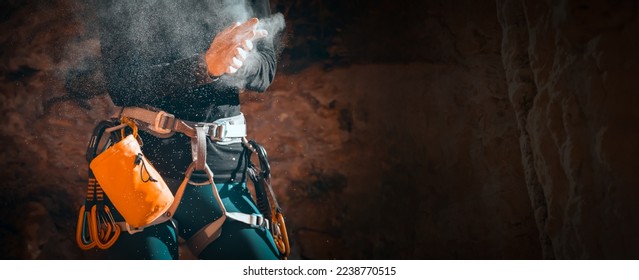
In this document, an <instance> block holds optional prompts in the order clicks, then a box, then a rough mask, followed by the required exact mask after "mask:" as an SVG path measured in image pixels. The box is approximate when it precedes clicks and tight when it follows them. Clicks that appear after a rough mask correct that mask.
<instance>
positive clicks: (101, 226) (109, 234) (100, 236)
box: [89, 205, 122, 250]
mask: <svg viewBox="0 0 639 280" xmlns="http://www.w3.org/2000/svg"><path fill="white" fill-rule="evenodd" d="M103 211H104V214H105V215H106V217H105V216H102V215H101V216H99V217H98V211H97V207H96V206H93V207H92V208H91V215H90V216H89V220H90V221H91V222H90V223H89V224H90V225H91V228H90V230H89V232H90V233H91V238H92V239H93V242H95V245H96V246H98V248H100V249H103V250H105V249H109V248H110V247H111V246H113V244H115V242H116V241H117V240H118V237H120V233H121V231H122V230H121V229H120V227H119V226H118V225H117V224H116V223H115V221H114V220H113V215H112V214H111V210H110V209H109V207H108V206H106V205H104V209H103Z"/></svg>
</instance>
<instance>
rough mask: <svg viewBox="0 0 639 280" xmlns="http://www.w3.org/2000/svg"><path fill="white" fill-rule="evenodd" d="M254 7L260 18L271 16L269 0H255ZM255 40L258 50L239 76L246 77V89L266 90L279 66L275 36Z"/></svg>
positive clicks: (252, 54) (270, 35) (256, 14)
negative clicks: (274, 41) (274, 44)
mask: <svg viewBox="0 0 639 280" xmlns="http://www.w3.org/2000/svg"><path fill="white" fill-rule="evenodd" d="M251 2H252V7H253V12H254V13H255V16H256V17H257V18H259V19H260V20H262V19H266V18H268V17H270V16H271V7H270V4H269V1H268V0H253V1H251ZM274 35H275V34H269V37H267V38H264V39H261V40H259V41H257V42H255V48H256V51H255V52H253V53H251V55H250V57H249V58H248V59H247V62H246V63H247V65H245V66H244V67H243V68H241V71H239V72H238V75H239V76H243V77H246V84H245V85H244V86H245V88H246V89H248V90H253V91H257V92H264V91H265V90H266V89H267V88H268V87H269V86H270V85H271V83H272V82H273V79H274V78H275V70H276V68H277V56H276V54H275V48H274V47H273V36H274Z"/></svg>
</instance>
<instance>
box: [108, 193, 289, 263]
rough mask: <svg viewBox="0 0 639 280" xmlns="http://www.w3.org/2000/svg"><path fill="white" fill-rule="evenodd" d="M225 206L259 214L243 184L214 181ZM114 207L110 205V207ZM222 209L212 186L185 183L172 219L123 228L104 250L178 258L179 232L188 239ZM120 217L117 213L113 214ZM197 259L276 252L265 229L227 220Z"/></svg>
mask: <svg viewBox="0 0 639 280" xmlns="http://www.w3.org/2000/svg"><path fill="white" fill-rule="evenodd" d="M216 185H217V189H218V192H219V194H220V198H221V199H222V203H223V204H224V207H225V208H226V210H227V211H229V212H243V213H247V214H253V213H259V211H258V210H257V208H256V206H255V204H254V203H253V200H252V199H251V196H250V193H249V191H248V189H247V187H246V184H245V183H233V182H229V183H223V184H216ZM112 209H113V208H112ZM221 213H222V212H221V209H220V207H219V206H218V205H217V202H216V200H215V198H214V197H213V190H212V189H211V185H204V186H193V185H187V186H186V189H185V191H184V196H183V197H182V201H181V202H180V206H179V207H178V209H177V211H176V213H175V215H174V216H173V218H174V220H175V221H176V224H177V229H176V227H175V226H174V224H173V223H172V222H170V221H169V222H166V223H162V224H159V225H155V226H151V227H148V228H145V229H144V231H142V232H138V233H135V234H129V233H128V232H126V231H123V232H122V233H121V235H120V237H119V238H118V241H117V242H116V243H115V244H114V245H113V246H112V247H111V248H109V249H108V250H107V255H108V257H109V258H110V259H179V254H178V241H177V238H178V235H179V236H180V237H182V238H184V239H185V240H188V239H189V238H190V237H191V236H193V234H195V233H196V232H197V231H198V230H200V229H201V228H202V227H204V226H205V225H207V224H209V223H211V222H213V221H214V220H216V219H218V218H219V217H220V215H221ZM115 216H116V218H120V217H118V216H120V215H119V214H116V215H115ZM197 257H198V258H200V259H278V257H279V252H278V250H277V248H276V247H275V243H274V241H273V237H272V235H271V233H270V232H269V231H268V230H264V229H256V228H251V227H250V226H249V225H247V224H244V223H241V222H237V221H233V220H230V219H227V220H226V221H225V222H224V225H223V226H222V235H221V236H220V237H218V238H217V239H216V240H215V241H213V243H211V244H210V245H208V247H206V248H205V249H204V251H202V253H201V254H200V255H199V256H197Z"/></svg>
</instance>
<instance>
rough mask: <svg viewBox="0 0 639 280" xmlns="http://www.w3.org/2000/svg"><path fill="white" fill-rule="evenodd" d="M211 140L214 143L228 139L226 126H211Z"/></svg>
mask: <svg viewBox="0 0 639 280" xmlns="http://www.w3.org/2000/svg"><path fill="white" fill-rule="evenodd" d="M208 134H209V138H211V140H213V141H222V139H224V138H226V125H223V124H212V125H211V126H209V133H208Z"/></svg>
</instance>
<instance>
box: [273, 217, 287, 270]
mask: <svg viewBox="0 0 639 280" xmlns="http://www.w3.org/2000/svg"><path fill="white" fill-rule="evenodd" d="M273 217H274V219H273V220H274V222H273V229H272V231H271V233H272V234H273V241H275V246H277V250H279V251H280V254H282V256H283V258H284V259H286V258H288V256H289V255H290V254H291V245H290V244H289V242H288V233H287V232H286V224H285V223H284V216H282V212H279V211H278V212H277V213H275V216H273Z"/></svg>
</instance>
